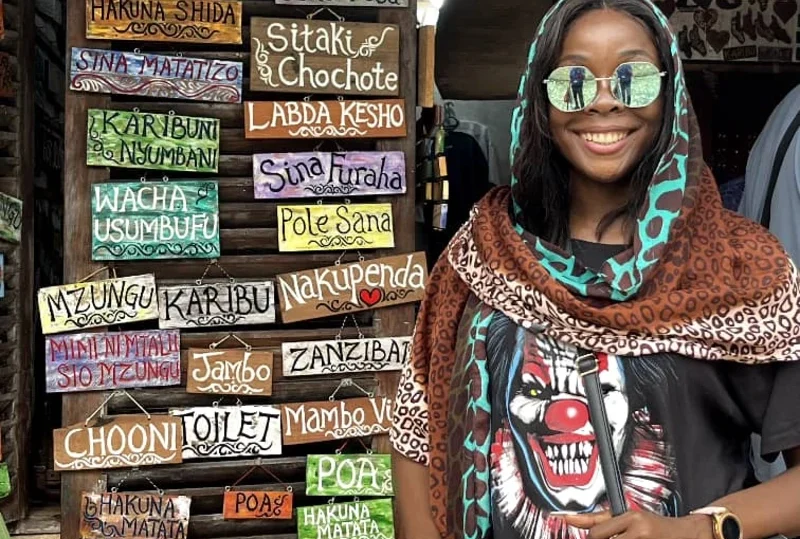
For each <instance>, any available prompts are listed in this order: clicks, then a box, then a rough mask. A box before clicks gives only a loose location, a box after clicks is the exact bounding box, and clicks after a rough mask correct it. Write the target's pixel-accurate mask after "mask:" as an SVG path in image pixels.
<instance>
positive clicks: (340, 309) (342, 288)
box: [278, 252, 428, 322]
mask: <svg viewBox="0 0 800 539" xmlns="http://www.w3.org/2000/svg"><path fill="white" fill-rule="evenodd" d="M427 278H428V265H427V262H426V261H425V253H423V252H417V253H412V254H407V255H398V256H390V257H385V258H376V259H373V260H366V261H363V262H354V263H352V264H341V265H338V266H330V267H327V268H319V269H313V270H307V271H301V272H298V273H286V274H283V275H278V292H279V294H280V300H281V301H280V305H281V318H282V320H283V321H284V322H298V321H300V320H311V319H313V318H322V317H325V316H331V315H336V314H347V313H353V312H358V311H366V310H369V309H377V308H380V307H389V306H391V305H399V304H401V303H410V302H414V301H421V300H422V296H423V293H424V291H425V281H426V280H427Z"/></svg>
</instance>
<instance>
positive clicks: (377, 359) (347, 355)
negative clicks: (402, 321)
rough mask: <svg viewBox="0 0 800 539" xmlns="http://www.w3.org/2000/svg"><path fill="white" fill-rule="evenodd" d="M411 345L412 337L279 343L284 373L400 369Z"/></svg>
mask: <svg viewBox="0 0 800 539" xmlns="http://www.w3.org/2000/svg"><path fill="white" fill-rule="evenodd" d="M410 348H411V337H385V338H380V339H334V340H329V341H304V342H284V343H281V351H282V357H283V361H282V363H283V375H284V376H285V377H291V376H313V375H317V376H319V375H325V374H344V373H356V372H386V371H399V370H402V369H403V366H404V365H405V363H406V360H407V359H408V352H409V350H410Z"/></svg>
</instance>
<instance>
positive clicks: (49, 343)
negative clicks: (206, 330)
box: [44, 330, 181, 393]
mask: <svg viewBox="0 0 800 539" xmlns="http://www.w3.org/2000/svg"><path fill="white" fill-rule="evenodd" d="M44 355H45V362H46V364H47V369H46V384H47V392H48V393H68V392H71V391H101V390H106V389H124V388H137V387H167V386H177V385H180V383H181V335H180V332H179V331H177V330H169V331H159V330H152V331H128V332H122V333H78V334H71V335H57V336H49V337H47V338H46V339H45V352H44Z"/></svg>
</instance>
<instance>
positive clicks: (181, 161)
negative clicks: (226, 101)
mask: <svg viewBox="0 0 800 539" xmlns="http://www.w3.org/2000/svg"><path fill="white" fill-rule="evenodd" d="M88 122H89V127H88V135H87V151H86V164H87V165H93V166H101V167H120V168H139V169H149V170H175V171H179V172H217V167H218V164H219V120H217V119H216V118H194V117H190V116H177V115H172V114H152V113H148V112H128V111H122V110H103V109H89V116H88Z"/></svg>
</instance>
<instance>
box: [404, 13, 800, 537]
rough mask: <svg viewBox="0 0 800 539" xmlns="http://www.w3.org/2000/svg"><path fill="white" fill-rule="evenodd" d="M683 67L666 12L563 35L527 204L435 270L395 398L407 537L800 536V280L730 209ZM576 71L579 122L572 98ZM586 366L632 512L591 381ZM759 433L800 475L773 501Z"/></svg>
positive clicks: (500, 199) (533, 56)
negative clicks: (598, 433) (610, 490)
mask: <svg viewBox="0 0 800 539" xmlns="http://www.w3.org/2000/svg"><path fill="white" fill-rule="evenodd" d="M677 51H678V46H677V43H676V41H675V37H674V36H673V35H672V34H671V32H670V31H669V29H668V27H667V21H666V18H665V17H664V16H663V14H661V13H660V12H659V11H658V10H657V8H655V7H654V6H653V5H652V4H651V3H650V2H649V1H647V0H562V1H561V2H559V3H558V4H557V5H556V6H555V7H554V8H553V9H552V10H551V11H550V12H549V13H548V14H547V15H546V16H545V18H544V20H543V21H542V23H541V26H540V28H539V31H538V34H537V37H536V40H535V41H534V43H533V45H532V47H531V53H530V56H529V67H528V71H527V73H526V74H525V75H524V76H523V78H522V83H521V85H520V91H521V92H522V95H521V96H520V105H519V107H518V109H517V111H516V113H515V115H514V119H513V122H512V135H513V136H512V140H513V142H512V144H513V147H512V155H513V156H515V164H514V173H515V174H514V175H515V178H514V181H513V183H512V188H511V189H510V190H509V189H507V188H506V189H503V188H501V189H498V190H495V191H493V192H491V193H490V194H489V195H487V197H486V198H485V199H484V200H483V201H481V202H480V203H479V204H478V205H477V206H476V209H475V211H474V212H473V215H472V217H471V220H470V221H469V223H468V224H467V225H466V226H465V227H464V228H463V229H462V230H461V231H460V232H459V233H458V234H457V235H456V237H455V238H454V239H453V241H452V243H451V245H450V246H449V248H448V251H447V252H446V253H445V255H443V257H442V258H441V259H440V260H439V262H438V263H437V265H436V267H435V268H434V271H433V272H432V274H431V278H430V281H429V284H428V289H427V293H426V299H425V301H424V302H423V305H422V309H421V312H420V316H419V318H418V321H417V327H416V332H415V337H414V345H413V352H412V358H411V360H410V363H409V365H408V366H407V368H406V370H405V372H404V374H403V378H402V380H401V385H400V389H399V392H398V397H397V400H396V402H395V424H394V429H393V436H392V441H393V446H394V448H395V463H396V464H395V466H396V468H395V482H396V489H397V505H398V511H399V520H400V527H401V528H402V530H403V532H404V533H405V537H406V538H408V539H434V538H437V539H438V538H440V537H444V538H458V539H461V538H469V539H487V538H489V537H493V538H494V539H549V538H571V537H581V538H582V537H587V536H588V537H590V538H591V539H607V538H610V537H614V536H617V537H619V538H621V539H634V538H649V539H670V538H674V539H681V538H692V539H694V538H702V539H711V538H712V537H713V538H715V539H740V538H741V537H744V538H747V539H751V538H752V539H755V538H761V537H768V536H771V535H773V534H778V533H782V534H785V535H788V536H793V535H797V534H800V495H798V493H800V467H798V465H799V464H800V413H798V410H800V406H798V405H800V391H798V388H800V363H797V362H796V361H795V360H797V359H800V290H799V289H798V274H797V270H796V268H795V267H794V266H793V265H792V264H791V262H790V261H789V260H788V258H787V257H786V254H785V252H784V251H783V250H782V249H781V247H780V246H779V244H778V243H777V241H776V240H775V239H774V238H773V237H772V236H770V235H769V234H768V233H767V232H766V231H764V230H763V229H761V228H760V227H758V226H757V225H755V224H752V223H750V222H748V221H745V220H743V219H741V218H739V217H737V216H735V215H734V214H732V213H729V212H727V211H725V210H723V209H722V205H721V202H720V198H719V194H718V192H717V188H716V185H715V183H714V180H713V178H712V177H711V175H710V173H709V172H708V169H707V168H706V167H705V165H704V164H703V161H702V155H701V144H700V138H699V131H698V126H697V122H696V120H695V117H694V113H693V111H692V108H691V105H690V102H689V98H688V96H687V94H686V87H685V83H684V79H683V72H682V68H681V62H680V59H679V58H678V52H677ZM575 68H580V69H582V70H583V75H584V77H583V79H584V83H583V94H584V98H585V102H584V105H585V106H584V107H583V108H582V110H579V111H572V110H571V108H572V107H571V104H570V103H565V101H564V94H565V92H566V91H569V85H570V78H571V77H570V72H571V70H573V69H575ZM620 72H623V73H624V74H626V75H625V76H624V77H623V78H627V73H630V87H629V88H628V87H626V88H625V89H624V93H623V90H622V89H621V85H620V80H619V79H620V77H619V73H620ZM627 84H628V83H627V82H626V85H627ZM623 99H624V101H625V102H626V104H623ZM586 351H591V352H593V353H594V355H595V357H596V359H597V361H598V364H599V369H600V372H599V378H600V382H601V384H602V389H603V400H604V405H605V409H606V412H607V415H608V423H609V425H610V430H611V441H612V444H611V445H612V446H613V450H614V453H615V454H616V460H617V463H618V466H619V469H620V475H621V478H622V483H623V488H624V494H625V499H626V502H627V504H626V505H627V508H628V512H627V513H624V514H622V515H620V516H617V517H612V516H611V515H610V514H609V513H608V512H607V508H608V506H609V505H608V499H607V496H606V488H605V482H604V481H603V476H602V472H601V468H600V465H599V464H598V448H597V443H596V440H595V436H594V432H593V430H592V428H591V423H590V418H589V414H588V410H587V399H586V393H585V392H584V389H583V384H582V381H581V378H580V377H579V376H578V374H577V372H576V366H575V361H576V358H577V357H578V356H579V354H583V353H585V352H586ZM752 432H759V433H761V435H762V436H763V448H762V450H763V453H764V455H765V457H767V458H773V457H774V456H776V455H777V454H779V453H783V455H784V456H785V457H786V460H787V462H788V463H789V465H790V469H789V470H788V471H787V472H786V473H785V474H784V475H782V476H780V477H778V478H776V479H774V480H772V481H770V482H768V483H765V484H763V485H756V484H755V483H756V482H755V479H754V476H753V471H752V467H751V465H750V464H749V459H748V457H749V449H750V445H749V440H750V435H751V433H752ZM710 506H714V507H717V509H713V508H711V507H710ZM694 510H698V511H699V513H694V514H690V513H691V512H692V511H694ZM736 517H738V520H737V518H736ZM715 524H716V526H715Z"/></svg>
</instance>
